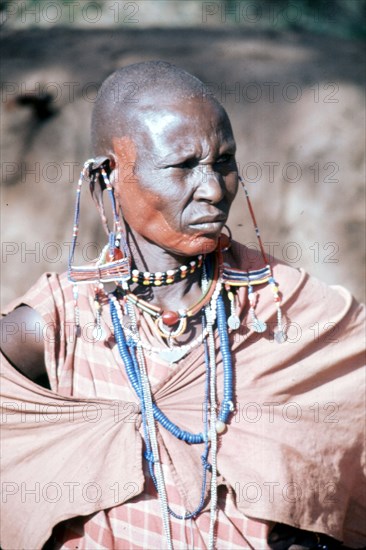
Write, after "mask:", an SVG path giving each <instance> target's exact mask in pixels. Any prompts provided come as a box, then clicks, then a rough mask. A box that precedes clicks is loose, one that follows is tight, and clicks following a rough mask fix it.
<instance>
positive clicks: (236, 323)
mask: <svg viewBox="0 0 366 550" xmlns="http://www.w3.org/2000/svg"><path fill="white" fill-rule="evenodd" d="M227 324H228V327H229V328H231V329H232V330H237V329H238V328H239V327H240V319H239V317H238V316H237V315H230V317H229V318H228V320H227Z"/></svg>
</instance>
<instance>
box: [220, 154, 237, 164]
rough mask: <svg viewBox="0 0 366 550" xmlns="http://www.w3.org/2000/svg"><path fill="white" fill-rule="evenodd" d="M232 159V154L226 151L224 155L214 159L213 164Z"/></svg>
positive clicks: (223, 162)
mask: <svg viewBox="0 0 366 550" xmlns="http://www.w3.org/2000/svg"><path fill="white" fill-rule="evenodd" d="M233 159H234V155H231V154H229V153H227V154H226V155H222V156H221V157H219V158H218V159H216V160H215V164H225V163H227V162H231V161H232V160H233Z"/></svg>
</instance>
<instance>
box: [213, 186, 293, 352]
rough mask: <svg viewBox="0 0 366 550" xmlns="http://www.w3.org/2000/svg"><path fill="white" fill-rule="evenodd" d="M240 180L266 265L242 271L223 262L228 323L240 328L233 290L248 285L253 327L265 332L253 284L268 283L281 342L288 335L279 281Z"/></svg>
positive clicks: (222, 275) (277, 336)
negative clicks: (228, 314)
mask: <svg viewBox="0 0 366 550" xmlns="http://www.w3.org/2000/svg"><path fill="white" fill-rule="evenodd" d="M239 181H240V183H241V185H242V187H243V189H244V192H245V196H246V199H247V204H248V209H249V213H250V216H251V218H252V222H253V225H254V230H255V234H256V237H257V240H258V244H259V248H260V251H261V255H262V258H263V262H264V264H265V267H264V268H262V269H257V270H253V271H248V272H244V271H240V270H239V269H235V268H232V267H230V266H229V265H227V264H223V266H222V269H221V279H222V281H223V283H224V285H225V289H226V291H227V295H228V299H229V302H230V317H229V318H228V321H227V323H228V326H229V328H231V329H232V330H236V329H238V328H239V326H240V320H239V317H238V316H237V314H236V307H235V292H234V291H233V289H235V288H236V287H238V286H246V287H248V301H249V314H250V317H251V320H252V328H253V330H254V331H255V332H258V333H262V332H265V331H266V330H267V323H265V322H264V321H261V320H260V319H258V317H257V316H256V313H255V306H256V303H257V296H256V294H255V293H254V290H253V286H254V285H260V284H264V283H267V284H269V285H270V287H271V290H272V292H273V300H274V302H275V304H276V308H277V327H276V329H275V330H274V337H275V340H276V342H278V343H279V344H281V343H283V342H285V341H286V339H287V336H286V332H285V329H284V326H283V322H282V311H281V296H280V292H279V288H278V283H276V281H275V279H274V277H273V274H272V268H271V266H270V264H269V261H268V258H267V255H266V253H265V251H264V247H263V243H262V239H261V236H260V233H259V228H258V224H257V221H256V218H255V214H254V210H253V207H252V204H251V201H250V198H249V193H248V190H247V188H246V187H245V184H244V182H243V180H242V178H241V177H240V176H239Z"/></svg>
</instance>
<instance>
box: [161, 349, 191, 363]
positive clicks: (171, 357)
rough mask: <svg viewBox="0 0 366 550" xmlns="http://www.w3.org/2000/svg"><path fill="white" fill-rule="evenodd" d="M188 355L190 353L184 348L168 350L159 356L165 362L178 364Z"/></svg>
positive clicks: (164, 350) (163, 350)
mask: <svg viewBox="0 0 366 550" xmlns="http://www.w3.org/2000/svg"><path fill="white" fill-rule="evenodd" d="M187 353H188V351H187V350H186V349H184V348H183V349H182V348H171V349H168V348H167V349H162V350H160V351H159V353H158V355H159V357H160V359H163V361H167V362H168V363H177V362H178V361H179V360H180V359H182V358H183V357H184V356H185V355H187Z"/></svg>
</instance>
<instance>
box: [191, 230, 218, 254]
mask: <svg viewBox="0 0 366 550" xmlns="http://www.w3.org/2000/svg"><path fill="white" fill-rule="evenodd" d="M218 241H219V235H212V236H210V237H208V236H203V235H202V236H199V237H196V238H195V239H194V240H193V241H191V242H190V243H189V244H190V252H189V255H190V256H198V255H199V254H210V252H213V251H214V250H215V249H216V247H217V244H218Z"/></svg>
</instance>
